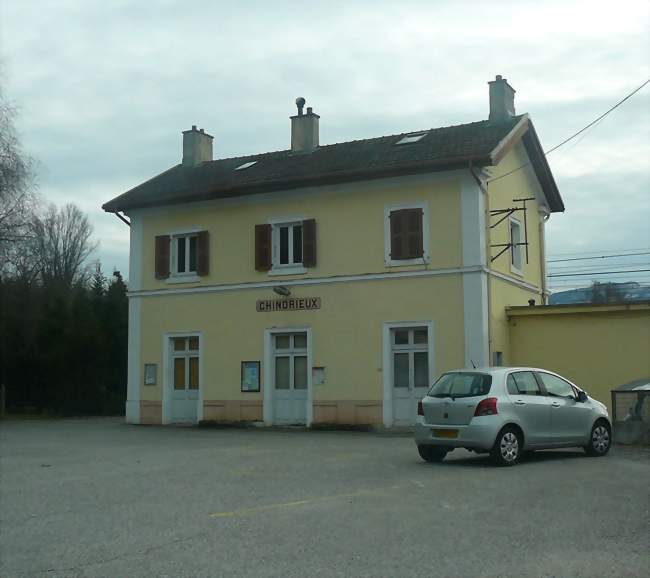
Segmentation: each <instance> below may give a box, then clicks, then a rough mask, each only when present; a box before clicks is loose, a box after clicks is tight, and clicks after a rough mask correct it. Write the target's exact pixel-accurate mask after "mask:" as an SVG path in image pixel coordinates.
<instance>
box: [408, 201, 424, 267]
mask: <svg viewBox="0 0 650 578" xmlns="http://www.w3.org/2000/svg"><path fill="white" fill-rule="evenodd" d="M422 216H423V212H422V209H407V215H406V230H407V231H408V233H407V235H408V259H419V258H420V257H422V256H423V255H424V250H423V249H424V247H423V238H422Z"/></svg>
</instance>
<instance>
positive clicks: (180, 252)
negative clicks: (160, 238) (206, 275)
mask: <svg viewBox="0 0 650 578" xmlns="http://www.w3.org/2000/svg"><path fill="white" fill-rule="evenodd" d="M197 238H198V236H197V235H195V234H193V235H175V236H173V237H172V267H171V270H172V275H189V274H191V273H194V274H196V245H197Z"/></svg>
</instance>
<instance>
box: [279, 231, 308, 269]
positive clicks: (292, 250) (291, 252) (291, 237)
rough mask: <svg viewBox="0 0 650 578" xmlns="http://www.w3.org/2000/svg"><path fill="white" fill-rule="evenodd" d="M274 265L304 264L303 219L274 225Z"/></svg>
mask: <svg viewBox="0 0 650 578" xmlns="http://www.w3.org/2000/svg"><path fill="white" fill-rule="evenodd" d="M273 236H274V239H273V266H274V267H284V266H292V265H302V221H301V222H299V223H287V224H284V225H275V226H274V227H273Z"/></svg>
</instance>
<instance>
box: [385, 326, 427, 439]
mask: <svg viewBox="0 0 650 578" xmlns="http://www.w3.org/2000/svg"><path fill="white" fill-rule="evenodd" d="M411 327H426V328H427V344H428V347H427V352H428V354H429V383H431V384H433V378H434V376H435V375H436V369H435V365H436V359H435V344H434V324H433V321H431V320H428V321H384V323H383V327H382V339H383V355H382V374H383V382H384V400H383V404H382V405H383V408H382V409H383V421H384V427H393V422H394V420H393V356H392V350H393V348H392V343H391V331H392V330H393V329H402V328H411Z"/></svg>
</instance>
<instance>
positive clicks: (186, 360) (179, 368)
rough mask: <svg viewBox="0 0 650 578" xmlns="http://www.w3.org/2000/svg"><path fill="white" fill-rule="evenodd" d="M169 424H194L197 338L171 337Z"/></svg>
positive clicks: (197, 375) (196, 396)
mask: <svg viewBox="0 0 650 578" xmlns="http://www.w3.org/2000/svg"><path fill="white" fill-rule="evenodd" d="M170 348H171V355H170V359H171V367H170V373H171V384H172V392H171V422H172V423H196V421H197V411H198V404H199V338H198V337H197V336H193V337H172V338H171V339H170Z"/></svg>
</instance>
